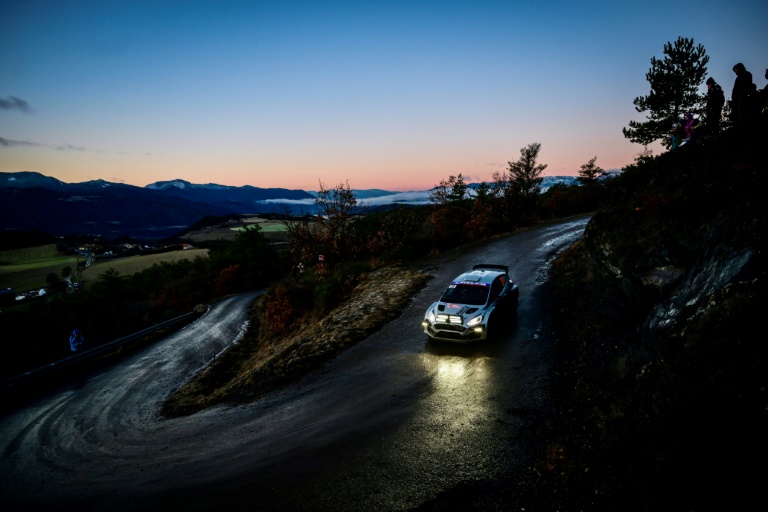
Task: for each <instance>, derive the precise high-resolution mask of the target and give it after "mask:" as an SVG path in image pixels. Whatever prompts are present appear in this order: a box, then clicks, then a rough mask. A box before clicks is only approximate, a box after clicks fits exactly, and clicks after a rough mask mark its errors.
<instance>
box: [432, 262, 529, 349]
mask: <svg viewBox="0 0 768 512" xmlns="http://www.w3.org/2000/svg"><path fill="white" fill-rule="evenodd" d="M519 296H520V290H519V288H518V286H517V285H516V284H515V283H514V281H513V280H512V279H510V277H509V267H507V266H505V265H491V264H481V265H475V266H474V267H472V270H471V271H470V272H465V273H463V274H461V275H460V276H458V277H456V279H454V280H453V281H451V284H450V285H448V288H447V289H446V290H445V291H444V292H443V295H442V296H441V297H440V300H438V301H437V302H435V303H433V304H432V305H431V306H429V309H427V312H426V314H425V315H424V320H423V321H422V322H421V325H422V327H423V328H424V332H425V333H426V334H427V336H429V337H430V338H431V339H435V340H443V341H453V342H459V343H468V342H471V341H479V340H485V339H488V336H489V326H490V325H491V324H493V326H494V327H496V325H497V323H498V322H511V321H512V320H513V317H514V313H515V311H516V310H517V301H518V298H519Z"/></svg>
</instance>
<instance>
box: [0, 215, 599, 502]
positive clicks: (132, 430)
mask: <svg viewBox="0 0 768 512" xmlns="http://www.w3.org/2000/svg"><path fill="white" fill-rule="evenodd" d="M587 220H588V217H583V218H579V219H578V220H575V221H569V222H565V223H559V224H554V225H552V226H549V227H545V228H540V229H537V230H531V231H527V232H523V233H520V234H518V235H515V236H513V237H508V238H505V239H499V240H495V241H493V242H491V243H489V244H486V245H485V246H482V247H477V248H474V249H472V251H469V252H464V253H462V254H460V255H454V256H447V257H445V258H442V259H441V260H439V261H437V262H436V263H435V264H434V265H432V266H431V267H430V269H429V272H430V273H431V274H433V275H434V279H432V280H431V281H430V283H429V284H428V285H427V287H426V288H425V289H424V290H422V291H421V292H420V293H419V294H417V295H416V296H415V297H414V299H413V301H412V303H411V305H410V306H409V307H407V308H406V309H405V310H404V311H403V313H402V315H401V317H400V318H398V319H397V320H395V321H394V322H391V323H390V324H388V325H386V326H385V327H384V328H383V329H382V330H381V331H379V332H377V333H375V334H373V335H371V336H370V337H368V338H367V339H366V340H364V341H362V342H361V343H359V344H357V345H355V346H354V347H351V348H350V349H348V350H347V351H345V352H344V353H343V354H341V355H340V356H338V357H337V358H336V359H335V360H333V361H332V362H331V363H329V364H328V365H326V367H324V368H323V369H321V370H319V371H317V372H315V373H313V374H311V375H309V376H308V377H307V378H305V379H303V380H302V381H301V382H300V383H298V384H296V385H293V386H289V387H287V388H286V389H283V390H281V391H278V392H276V393H273V394H271V395H269V396H267V397H265V398H264V399H262V400H259V401H257V402H255V403H253V404H250V405H248V406H243V407H234V408H228V407H219V408H215V409H212V410H209V411H205V412H202V413H200V414H195V415H193V416H190V417H187V418H179V419H174V420H163V419H162V418H160V417H159V414H158V412H159V406H160V404H161V403H162V400H163V399H164V397H165V396H167V394H168V393H169V392H170V391H171V390H172V389H173V388H174V387H176V386H178V385H179V384H180V383H181V382H183V380H185V379H187V378H189V376H190V375H191V374H192V373H193V372H194V371H196V370H197V369H198V368H199V367H200V366H201V365H203V364H205V361H206V360H207V359H208V358H210V355H211V354H215V353H217V352H218V351H219V350H221V348H222V346H223V345H225V344H226V343H228V342H231V341H232V339H234V338H235V337H236V336H237V333H238V332H240V331H241V329H242V327H243V325H244V322H245V318H246V316H245V312H246V307H247V304H248V303H249V302H250V300H252V298H253V296H250V297H241V298H239V299H238V300H236V301H232V302H225V303H222V304H221V305H220V308H219V309H216V310H212V311H211V313H210V314H209V315H206V316H205V317H203V319H201V320H199V321H198V322H197V323H196V324H193V326H192V327H191V328H190V329H188V330H185V331H182V332H181V333H179V334H178V336H172V337H170V338H169V339H168V340H165V341H163V342H161V343H159V344H157V345H155V346H153V347H151V348H149V349H147V350H145V351H143V352H141V353H140V354H136V355H135V356H133V357H131V358H130V359H128V360H126V361H124V362H122V363H120V364H118V365H116V366H115V367H114V368H112V369H110V370H108V371H104V372H102V373H100V374H97V375H93V376H91V377H90V378H89V379H88V380H87V381H85V382H80V383H77V385H74V386H69V387H67V388H66V389H62V390H60V391H58V392H56V393H53V394H51V395H50V396H48V397H45V398H41V399H40V400H39V401H37V402H36V403H34V404H31V405H29V406H27V407H25V408H24V409H22V410H19V411H17V412H15V413H13V414H9V415H7V416H6V417H3V418H0V450H1V452H0V453H1V455H0V496H2V498H0V499H2V501H0V505H10V506H11V507H26V509H30V508H34V507H43V506H50V507H52V508H51V509H62V508H67V507H72V508H73V509H74V508H76V509H77V510H79V511H86V510H100V509H104V508H105V507H108V508H109V509H111V510H114V511H118V510H136V509H137V507H138V508H140V509H142V510H155V509H157V510H159V509H161V508H162V509H166V510H168V509H183V510H210V509H214V508H215V509H217V510H224V509H226V510H253V509H254V508H258V509H260V510H334V511H343V510H364V509H370V510H414V509H417V508H419V507H424V508H428V507H429V506H430V505H435V504H440V503H445V502H451V501H453V500H456V499H459V497H461V496H464V497H465V498H466V496H470V498H471V499H472V500H474V503H475V504H476V505H477V504H478V503H485V504H487V506H488V507H489V508H495V507H500V506H503V503H504V499H505V495H504V482H508V481H513V480H514V478H515V474H516V473H518V472H520V471H523V470H524V469H525V463H526V456H527V455H529V453H530V449H531V446H532V444H533V443H532V439H531V438H530V431H531V426H532V425H533V424H535V422H536V421H537V420H538V419H540V418H541V417H542V415H543V414H544V412H545V411H546V407H547V405H548V400H547V396H546V385H545V384H546V378H547V360H548V355H549V346H548V344H547V341H546V336H543V333H542V326H543V321H544V319H545V317H546V314H547V312H546V304H542V303H541V301H540V300H538V292H537V290H538V287H539V285H540V284H541V283H542V282H543V277H545V275H544V274H545V273H546V269H547V268H548V265H549V263H550V262H551V260H552V259H553V257H554V256H555V254H557V253H558V252H559V251H561V250H562V249H564V248H565V247H567V246H568V245H570V244H571V243H572V242H573V241H575V240H577V239H578V238H579V237H580V236H581V235H582V233H583V230H584V227H585V225H586V222H587ZM476 263H500V264H505V265H509V267H510V274H511V275H512V277H513V278H514V279H515V280H516V282H517V284H518V285H520V290H521V296H520V307H519V310H518V315H517V318H516V321H515V322H512V325H511V326H510V328H509V330H508V331H507V332H504V333H503V334H502V335H501V336H500V337H499V339H497V340H494V341H490V342H487V343H483V344H479V345H470V346H462V345H451V344H443V343H435V342H428V341H426V339H425V336H424V334H423V333H422V332H421V328H420V321H421V318H422V316H423V313H424V311H425V310H426V308H427V306H428V305H429V304H430V303H431V302H432V301H433V300H434V298H435V297H436V296H438V295H439V294H440V292H441V291H442V289H443V288H444V287H445V286H446V284H447V283H448V282H449V281H450V279H451V278H453V277H454V276H455V275H457V274H459V273H460V272H462V271H464V270H465V269H466V268H469V267H471V266H472V265H474V264H476ZM467 499H469V498H467ZM484 500H485V501H484ZM3 509H4V510H11V508H6V507H3Z"/></svg>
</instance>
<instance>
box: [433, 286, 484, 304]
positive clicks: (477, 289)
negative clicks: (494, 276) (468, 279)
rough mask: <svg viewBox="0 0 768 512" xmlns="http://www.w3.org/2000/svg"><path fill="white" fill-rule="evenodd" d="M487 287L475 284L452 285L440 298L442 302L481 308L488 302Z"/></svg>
mask: <svg viewBox="0 0 768 512" xmlns="http://www.w3.org/2000/svg"><path fill="white" fill-rule="evenodd" d="M489 290H490V288H489V287H487V286H484V285H476V284H452V285H450V286H449V287H448V289H447V290H445V292H444V293H443V296H442V297H441V298H440V300H442V301H443V302H456V303H458V304H469V305H472V306H481V305H483V304H485V302H486V301H487V300H488V291H489Z"/></svg>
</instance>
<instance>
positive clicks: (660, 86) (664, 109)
mask: <svg viewBox="0 0 768 512" xmlns="http://www.w3.org/2000/svg"><path fill="white" fill-rule="evenodd" d="M664 55H665V57H664V59H662V60H659V59H657V58H656V57H652V58H651V69H650V70H649V71H648V73H646V75H645V78H646V80H648V82H649V83H650V85H651V92H650V94H649V95H648V96H638V97H637V98H635V100H634V104H635V110H637V111H638V112H648V113H649V114H648V116H647V121H630V122H629V127H628V128H627V127H625V128H623V129H622V132H623V133H624V137H626V138H628V139H629V140H631V141H632V142H635V143H638V144H643V145H648V144H650V143H652V142H654V141H657V140H661V141H662V142H663V143H664V145H665V146H667V147H669V146H670V144H671V140H672V125H673V124H674V123H675V122H676V121H678V120H679V119H680V118H681V117H682V115H683V114H684V113H685V112H691V113H693V114H700V113H701V112H702V111H703V109H704V96H703V95H700V94H699V92H698V89H699V86H701V84H702V83H703V82H704V77H705V76H706V74H707V62H709V56H708V55H707V54H706V50H704V46H702V45H700V44H699V45H697V46H694V43H693V39H688V38H684V37H678V38H677V41H675V43H674V44H672V43H666V44H665V45H664Z"/></svg>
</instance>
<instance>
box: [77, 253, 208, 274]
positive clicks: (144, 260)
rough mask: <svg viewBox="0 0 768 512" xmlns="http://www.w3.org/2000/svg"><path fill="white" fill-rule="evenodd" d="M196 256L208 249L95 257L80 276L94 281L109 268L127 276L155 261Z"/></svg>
mask: <svg viewBox="0 0 768 512" xmlns="http://www.w3.org/2000/svg"><path fill="white" fill-rule="evenodd" d="M196 256H208V249H187V250H181V251H171V252H161V253H157V254H146V255H143V256H138V255H137V256H127V257H125V258H114V259H104V260H99V259H98V258H97V259H96V263H94V264H93V265H91V266H90V267H88V268H86V269H85V270H83V273H82V277H83V281H94V280H95V279H96V278H98V277H99V276H100V275H101V274H103V273H104V272H106V271H107V270H110V269H114V270H116V271H117V272H119V273H120V275H121V276H129V275H132V274H136V273H138V272H141V271H142V270H146V269H148V268H150V267H151V266H152V265H154V264H156V263H162V262H167V263H175V262H177V261H180V260H184V259H193V258H195V257H196Z"/></svg>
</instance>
